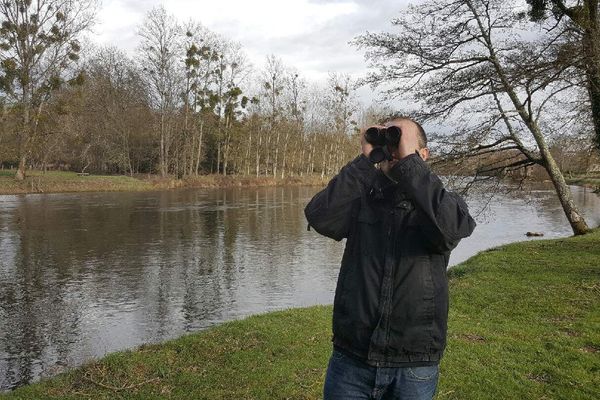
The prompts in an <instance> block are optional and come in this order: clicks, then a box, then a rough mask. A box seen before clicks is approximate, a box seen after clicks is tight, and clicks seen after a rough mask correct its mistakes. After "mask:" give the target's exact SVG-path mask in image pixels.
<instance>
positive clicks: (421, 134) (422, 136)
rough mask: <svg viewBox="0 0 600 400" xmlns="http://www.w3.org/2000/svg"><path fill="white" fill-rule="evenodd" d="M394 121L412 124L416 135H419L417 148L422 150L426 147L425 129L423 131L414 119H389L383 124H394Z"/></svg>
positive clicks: (401, 117)
mask: <svg viewBox="0 0 600 400" xmlns="http://www.w3.org/2000/svg"><path fill="white" fill-rule="evenodd" d="M396 121H410V122H412V123H413V124H415V126H416V127H417V134H418V135H419V147H420V148H421V149H424V148H425V147H427V135H426V134H425V129H423V126H422V125H421V124H420V123H418V122H417V121H415V120H414V119H412V118H410V117H403V116H400V117H393V118H390V119H388V120H386V122H385V124H386V125H387V124H391V123H394V122H396Z"/></svg>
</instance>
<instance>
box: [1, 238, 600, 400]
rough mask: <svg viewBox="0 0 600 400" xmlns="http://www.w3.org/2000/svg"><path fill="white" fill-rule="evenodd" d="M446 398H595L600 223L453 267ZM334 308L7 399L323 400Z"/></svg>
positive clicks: (194, 339)
mask: <svg viewBox="0 0 600 400" xmlns="http://www.w3.org/2000/svg"><path fill="white" fill-rule="evenodd" d="M450 286H451V309H450V319H449V344H448V349H447V352H446V355H445V357H444V359H443V361H442V364H441V380H440V386H439V390H438V395H437V398H438V399H460V400H464V399H503V400H504V399H518V400H522V399H590V400H592V399H597V398H598V393H600V357H599V355H600V307H598V305H599V304H600V230H596V231H594V232H592V233H590V234H588V235H585V236H579V237H572V238H566V239H559V240H548V241H529V242H523V243H517V244H512V245H508V246H503V247H500V248H495V249H492V250H488V251H485V252H483V253H480V254H478V255H477V256H475V257H473V258H471V259H469V260H468V261H466V262H465V263H463V264H461V265H459V266H456V267H454V268H453V269H452V270H451V272H450ZM330 321H331V307H330V306H317V307H310V308H305V309H292V310H286V311H281V312H275V313H270V314H264V315H259V316H253V317H250V318H248V319H245V320H242V321H233V322H229V323H226V324H223V325H220V326H217V327H215V328H212V329H209V330H207V331H204V332H200V333H197V334H193V335H189V336H184V337H182V338H179V339H176V340H173V341H169V342H166V343H164V344H158V345H146V346H142V347H141V348H139V349H137V350H132V351H126V352H120V353H115V354H111V355H109V356H108V357H106V358H104V359H102V360H98V361H96V362H93V363H91V364H88V365H86V366H84V367H82V368H79V369H75V370H73V371H70V372H68V373H66V374H63V375H59V376H57V377H55V378H53V379H49V380H45V381H42V382H39V383H36V384H33V385H29V386H26V387H23V388H20V389H17V390H16V391H14V392H12V393H9V394H6V395H4V396H0V398H1V399H86V398H89V399H318V398H320V396H321V390H322V389H321V388H322V383H323V379H324V374H325V368H326V365H327V360H328V357H329V355H330V352H331V343H330V324H331V322H330Z"/></svg>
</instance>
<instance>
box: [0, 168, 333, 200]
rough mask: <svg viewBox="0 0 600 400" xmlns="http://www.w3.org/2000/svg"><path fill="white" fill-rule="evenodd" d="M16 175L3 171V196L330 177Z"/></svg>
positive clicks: (316, 182)
mask: <svg viewBox="0 0 600 400" xmlns="http://www.w3.org/2000/svg"><path fill="white" fill-rule="evenodd" d="M14 175H15V171H13V170H0V194H25V193H62V192H116V191H119V192H123V191H125V192H131V191H147V190H166V189H177V188H218V187H219V188H223V187H236V186H278V185H319V186H322V185H323V184H324V182H326V181H327V179H328V177H326V178H323V179H322V178H321V177H320V176H308V177H286V178H273V177H267V176H260V177H255V176H241V175H237V176H236V175H234V176H221V175H201V176H195V177H186V178H183V179H176V178H173V177H165V178H161V177H159V176H156V175H137V176H135V177H131V176H125V175H87V176H80V175H78V174H77V173H76V172H65V171H47V172H42V171H28V172H27V177H26V178H25V180H24V181H21V182H20V181H17V180H15V179H14Z"/></svg>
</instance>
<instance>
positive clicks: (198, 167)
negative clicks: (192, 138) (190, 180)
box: [196, 121, 204, 175]
mask: <svg viewBox="0 0 600 400" xmlns="http://www.w3.org/2000/svg"><path fill="white" fill-rule="evenodd" d="M203 134H204V121H200V137H198V152H197V153H196V175H198V174H199V173H200V157H201V155H202V135H203Z"/></svg>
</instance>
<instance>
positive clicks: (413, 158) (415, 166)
mask: <svg viewBox="0 0 600 400" xmlns="http://www.w3.org/2000/svg"><path fill="white" fill-rule="evenodd" d="M427 172H429V166H428V165H427V163H426V162H425V161H423V159H422V158H421V156H419V155H418V154H411V155H409V156H406V157H404V158H403V159H402V160H400V161H398V162H397V163H396V164H395V165H394V166H393V167H392V169H391V170H390V171H389V175H390V177H391V178H392V179H393V180H395V181H396V182H402V181H404V180H405V179H407V178H411V177H412V178H414V177H416V176H421V175H423V174H426V173H427Z"/></svg>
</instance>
